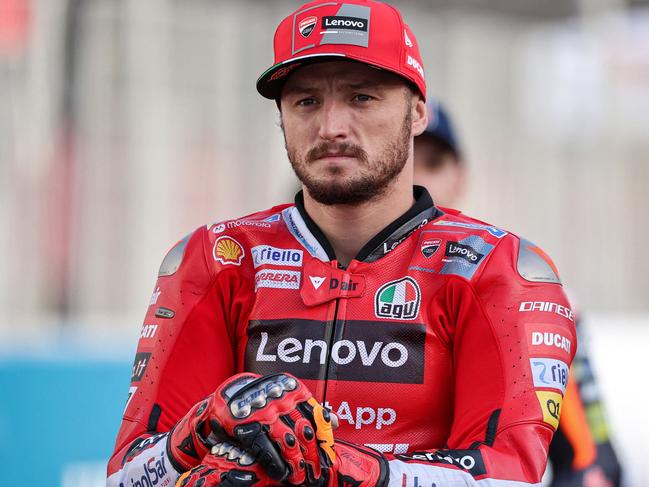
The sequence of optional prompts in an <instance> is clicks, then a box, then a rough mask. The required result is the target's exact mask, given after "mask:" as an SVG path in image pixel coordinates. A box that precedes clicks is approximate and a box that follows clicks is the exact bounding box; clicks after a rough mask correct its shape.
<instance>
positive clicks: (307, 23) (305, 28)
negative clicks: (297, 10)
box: [297, 16, 318, 38]
mask: <svg viewBox="0 0 649 487" xmlns="http://www.w3.org/2000/svg"><path fill="white" fill-rule="evenodd" d="M317 23H318V17H315V16H311V17H307V18H306V19H303V20H302V21H300V24H299V25H298V26H297V29H298V30H299V31H300V34H302V37H305V38H306V37H309V36H310V35H311V32H313V29H314V28H315V25H316V24H317Z"/></svg>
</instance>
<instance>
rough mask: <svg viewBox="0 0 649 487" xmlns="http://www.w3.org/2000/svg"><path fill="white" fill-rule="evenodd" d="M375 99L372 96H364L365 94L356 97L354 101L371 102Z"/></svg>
mask: <svg viewBox="0 0 649 487" xmlns="http://www.w3.org/2000/svg"><path fill="white" fill-rule="evenodd" d="M373 99H374V97H373V96H370V95H363V94H358V95H354V101H370V100H373Z"/></svg>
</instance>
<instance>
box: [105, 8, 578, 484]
mask: <svg viewBox="0 0 649 487" xmlns="http://www.w3.org/2000/svg"><path fill="white" fill-rule="evenodd" d="M274 48H275V63H274V65H273V66H272V67H271V68H269V69H268V70H267V71H266V72H265V73H263V74H262V76H261V77H260V78H259V79H258V81H257V90H258V92H259V93H260V94H261V95H262V96H264V97H266V98H268V99H271V100H274V101H275V102H276V104H277V107H278V109H279V113H280V118H281V126H282V129H283V133H284V138H285V143H286V149H287V154H288V159H289V161H290V163H291V165H292V167H293V169H294V171H295V173H296V175H297V176H298V179H300V181H301V182H302V187H303V190H302V191H300V192H299V193H298V194H297V195H296V198H295V204H289V205H280V206H276V207H273V208H270V209H268V210H265V211H261V212H258V213H254V214H252V215H248V216H246V217H242V218H240V219H235V220H228V221H222V222H218V223H214V224H210V225H206V226H202V227H200V228H198V229H197V230H196V231H194V232H192V233H191V234H189V235H188V236H186V237H185V238H183V239H182V240H181V241H180V242H178V243H177V244H176V245H175V246H174V247H173V248H172V249H171V250H170V251H169V253H168V254H167V256H166V257H165V258H164V260H163V262H162V264H161V267H160V270H159V273H158V280H157V282H156V285H155V287H154V289H155V291H154V293H153V296H152V297H151V301H150V307H149V309H148V311H147V314H146V317H145V321H144V325H143V327H142V331H141V338H140V341H139V344H138V349H137V353H136V355H135V361H134V364H133V373H132V377H131V386H130V390H129V398H128V400H127V404H126V408H125V412H124V416H123V421H122V425H121V429H120V432H119V435H118V438H117V441H116V445H115V451H114V454H113V456H112V458H111V460H110V462H109V466H108V481H107V483H108V485H109V486H114V487H118V486H119V487H122V486H123V487H126V486H132V487H138V486H140V487H142V486H145V485H146V486H154V485H155V486H157V485H165V486H166V485H171V483H172V482H177V484H178V485H181V486H183V487H188V486H195V487H200V486H203V487H208V486H212V485H219V484H224V485H237V486H238V485H241V486H251V485H255V486H265V485H280V484H283V485H313V486H328V487H333V486H343V487H385V486H388V485H389V486H391V487H418V486H435V485H436V486H438V487H442V486H447V485H474V486H478V485H490V486H496V487H514V486H516V487H521V486H524V485H538V483H539V482H540V480H541V476H542V474H543V471H544V470H545V465H546V462H547V457H546V455H547V449H548V445H549V443H550V440H551V438H552V435H553V433H554V431H555V429H556V427H557V425H558V422H559V417H560V412H561V404H562V401H563V397H562V396H563V392H564V390H565V386H566V380H567V374H568V366H569V364H570V363H571V362H572V359H573V356H574V351H575V346H576V335H575V330H574V325H573V322H572V321H571V320H570V319H569V318H568V317H566V316H563V315H562V314H561V313H559V312H557V311H558V310H564V309H568V307H569V303H568V300H567V298H566V296H565V294H564V292H563V288H562V286H561V284H560V281H559V279H558V276H557V273H556V270H555V269H554V265H553V264H552V262H551V260H550V259H549V258H548V257H547V256H546V255H545V254H544V253H543V252H542V251H541V250H540V249H539V248H538V247H536V246H534V245H533V244H531V243H530V242H528V241H526V240H524V239H519V238H518V237H516V236H514V235H512V234H511V233H509V232H507V231H505V230H502V229H499V228H496V227H493V226H491V225H489V224H486V223H484V222H480V221H478V220H475V219H472V218H470V217H467V216H464V215H461V214H459V212H456V211H453V210H440V209H439V208H437V207H435V206H434V205H433V202H432V199H431V197H430V195H429V194H428V192H427V191H426V189H425V188H423V187H421V186H413V138H414V136H416V135H418V134H421V133H422V132H423V131H424V130H425V128H426V126H427V111H426V105H425V98H426V84H425V80H424V69H423V66H422V61H421V56H420V54H419V49H418V46H417V40H416V38H415V36H414V34H413V32H412V31H411V30H410V28H409V27H408V26H407V25H406V24H405V23H404V21H403V19H402V18H401V14H400V13H399V12H398V11H397V10H396V9H395V8H393V7H391V6H389V5H388V4H385V3H380V2H374V1H367V0H348V1H347V2H345V3H337V2H327V3H320V2H314V3H311V4H307V5H305V6H303V7H302V8H300V9H299V10H297V11H296V12H294V13H292V14H291V15H289V16H288V17H286V18H285V19H284V20H283V21H282V22H281V23H280V25H279V27H278V28H277V31H276V34H275V44H274ZM242 190H245V188H242ZM512 296H516V299H515V300H513V299H512ZM536 302H544V303H550V304H552V305H553V307H552V308H548V309H521V308H520V306H519V305H520V304H521V303H536ZM537 338H540V340H537ZM530 360H535V361H539V362H540V363H541V364H542V365H547V366H548V367H552V371H553V373H552V374H550V375H547V376H546V375H544V373H542V372H540V371H538V370H536V371H534V373H533V374H529V372H528V371H529V364H530ZM540 380H543V383H539V381H540ZM323 406H324V407H323ZM332 413H335V414H332ZM336 426H337V428H335V427H336ZM334 428H335V431H334Z"/></svg>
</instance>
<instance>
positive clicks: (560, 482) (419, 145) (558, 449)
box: [414, 100, 621, 487]
mask: <svg viewBox="0 0 649 487" xmlns="http://www.w3.org/2000/svg"><path fill="white" fill-rule="evenodd" d="M427 107H428V126H427V127H426V130H425V131H424V132H423V133H422V134H421V135H419V136H418V137H415V157H414V164H415V183H416V184H420V185H422V186H424V187H425V188H426V189H428V191H429V192H430V193H431V195H432V196H433V198H434V200H435V202H436V203H437V204H438V205H439V206H442V207H451V208H456V207H457V206H456V204H457V202H458V200H459V199H460V197H461V196H462V195H463V193H464V190H465V181H466V170H467V169H466V162H465V161H464V157H463V155H462V151H461V150H460V144H459V142H458V138H457V135H456V132H455V130H454V124H453V123H452V121H451V118H450V117H449V115H448V113H447V112H446V110H444V108H443V107H442V105H441V104H440V103H439V102H437V101H434V100H429V101H428V102H427ZM573 309H574V308H573ZM574 320H575V324H576V327H577V331H578V333H579V336H580V337H581V334H582V333H583V332H584V329H583V325H580V316H579V314H578V313H576V312H575V313H574ZM570 373H571V380H570V381H569V383H568V386H567V389H566V393H565V395H564V402H563V412H562V414H561V420H560V422H559V428H558V429H557V432H556V433H555V435H554V437H553V439H552V443H551V444H550V451H549V459H550V461H551V463H552V484H551V485H552V487H613V486H615V487H619V485H620V480H621V466H620V464H619V462H618V459H617V455H616V453H615V450H614V449H613V445H612V444H611V441H610V437H609V434H608V425H607V423H606V419H605V418H604V415H603V406H602V399H601V396H600V394H599V391H598V387H597V382H596V380H595V377H594V375H593V372H592V369H591V366H590V359H589V357H588V353H587V349H586V346H585V344H584V341H583V340H580V341H579V348H578V349H577V353H576V355H575V360H574V362H573V364H572V367H571V370H570Z"/></svg>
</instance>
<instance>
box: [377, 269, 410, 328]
mask: <svg viewBox="0 0 649 487" xmlns="http://www.w3.org/2000/svg"><path fill="white" fill-rule="evenodd" d="M420 305H421V290H420V289H419V284H417V281H415V280H414V279H413V278H412V277H404V278H402V279H398V280H396V281H390V282H388V283H387V284H384V285H383V286H381V287H380V288H379V290H378V291H376V294H375V296H374V313H375V314H376V316H377V317H378V318H392V319H397V320H414V319H416V318H417V316H418V315H419V306H420Z"/></svg>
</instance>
